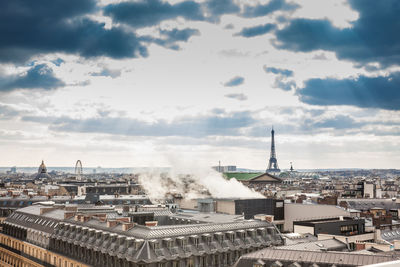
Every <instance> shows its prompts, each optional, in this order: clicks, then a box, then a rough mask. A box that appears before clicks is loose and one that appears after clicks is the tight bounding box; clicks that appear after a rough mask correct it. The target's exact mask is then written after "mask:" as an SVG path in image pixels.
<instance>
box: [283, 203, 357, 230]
mask: <svg viewBox="0 0 400 267" xmlns="http://www.w3.org/2000/svg"><path fill="white" fill-rule="evenodd" d="M339 216H348V217H350V212H348V211H346V210H344V209H342V208H340V207H337V206H333V205H314V204H297V203H285V224H284V226H283V230H284V231H285V232H293V222H294V221H306V220H313V219H326V218H335V217H339Z"/></svg>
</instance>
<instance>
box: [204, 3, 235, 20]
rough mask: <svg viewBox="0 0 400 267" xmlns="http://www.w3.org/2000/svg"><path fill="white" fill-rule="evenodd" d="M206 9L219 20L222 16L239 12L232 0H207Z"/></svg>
mask: <svg viewBox="0 0 400 267" xmlns="http://www.w3.org/2000/svg"><path fill="white" fill-rule="evenodd" d="M205 5H206V7H207V9H208V10H209V12H210V13H211V14H212V15H213V17H214V18H219V16H221V15H223V14H232V13H238V12H239V11H240V8H239V6H237V5H236V4H235V3H234V2H233V1H232V0H208V1H207V2H206V4H205Z"/></svg>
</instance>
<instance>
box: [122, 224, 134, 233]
mask: <svg viewBox="0 0 400 267" xmlns="http://www.w3.org/2000/svg"><path fill="white" fill-rule="evenodd" d="M133 226H134V223H123V224H122V231H128V230H129V229H131V228H132V227H133Z"/></svg>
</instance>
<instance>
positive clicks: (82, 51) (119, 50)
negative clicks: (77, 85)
mask: <svg viewBox="0 0 400 267" xmlns="http://www.w3.org/2000/svg"><path fill="white" fill-rule="evenodd" d="M95 10H96V2H95V1H94V0H70V1H63V0H38V1H35V2H32V1H30V0H15V1H11V2H10V1H0V35H1V36H2V42H0V61H2V62H24V61H26V60H28V59H30V58H31V57H33V56H37V55H40V54H46V53H55V52H61V53H67V54H78V55H81V56H83V57H86V58H90V57H97V56H107V57H111V58H127V57H136V56H138V55H142V56H145V55H147V50H146V48H145V47H144V46H142V45H141V44H140V43H139V41H138V40H137V37H136V36H135V34H133V33H130V32H126V31H125V30H123V29H122V28H120V27H112V28H110V29H106V28H105V27H104V26H105V24H104V23H99V22H96V21H93V20H91V19H88V18H87V17H85V16H86V15H88V14H91V13H93V12H95Z"/></svg>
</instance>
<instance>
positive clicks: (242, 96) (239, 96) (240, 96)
mask: <svg viewBox="0 0 400 267" xmlns="http://www.w3.org/2000/svg"><path fill="white" fill-rule="evenodd" d="M225 97H227V98H232V99H236V100H239V101H245V100H247V96H246V95H245V94H226V95H225Z"/></svg>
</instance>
